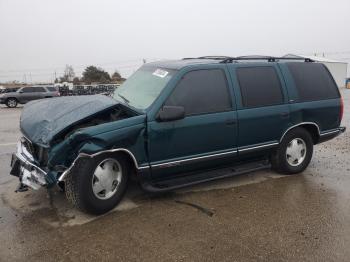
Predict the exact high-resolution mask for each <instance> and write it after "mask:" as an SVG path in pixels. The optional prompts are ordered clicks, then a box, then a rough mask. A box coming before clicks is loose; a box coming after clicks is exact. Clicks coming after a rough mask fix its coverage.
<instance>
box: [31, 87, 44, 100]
mask: <svg viewBox="0 0 350 262" xmlns="http://www.w3.org/2000/svg"><path fill="white" fill-rule="evenodd" d="M32 88H33V92H32V94H31V97H30V100H36V99H41V98H44V97H45V95H46V89H45V88H44V87H42V86H34V87H32Z"/></svg>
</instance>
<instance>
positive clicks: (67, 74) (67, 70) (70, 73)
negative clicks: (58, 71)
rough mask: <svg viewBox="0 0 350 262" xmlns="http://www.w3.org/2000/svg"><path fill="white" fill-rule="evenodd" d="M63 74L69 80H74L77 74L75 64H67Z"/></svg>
mask: <svg viewBox="0 0 350 262" xmlns="http://www.w3.org/2000/svg"><path fill="white" fill-rule="evenodd" d="M63 76H64V77H65V78H66V79H67V82H71V81H73V78H74V76H75V73H74V69H73V66H71V65H66V68H65V69H64V74H63Z"/></svg>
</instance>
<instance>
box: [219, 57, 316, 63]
mask: <svg viewBox="0 0 350 262" xmlns="http://www.w3.org/2000/svg"><path fill="white" fill-rule="evenodd" d="M242 60H243V61H249V60H250V61H251V60H267V62H276V61H279V60H301V61H304V62H315V61H314V60H312V59H310V58H303V57H300V58H299V57H275V56H238V57H228V58H226V59H224V60H222V61H221V62H220V63H232V62H235V61H242Z"/></svg>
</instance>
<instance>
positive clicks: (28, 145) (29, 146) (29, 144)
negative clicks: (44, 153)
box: [21, 137, 36, 158]
mask: <svg viewBox="0 0 350 262" xmlns="http://www.w3.org/2000/svg"><path fill="white" fill-rule="evenodd" d="M21 143H22V145H23V146H24V147H25V148H26V149H27V151H28V153H29V154H31V155H32V156H33V157H34V158H36V157H35V155H34V146H33V144H32V142H30V141H29V140H28V139H27V138H26V137H22V138H21Z"/></svg>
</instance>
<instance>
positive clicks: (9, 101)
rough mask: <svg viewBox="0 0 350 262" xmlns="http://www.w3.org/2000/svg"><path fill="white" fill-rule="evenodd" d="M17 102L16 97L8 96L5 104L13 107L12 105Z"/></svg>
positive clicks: (15, 104)
mask: <svg viewBox="0 0 350 262" xmlns="http://www.w3.org/2000/svg"><path fill="white" fill-rule="evenodd" d="M17 104H18V101H17V99H16V98H8V99H7V100H6V106H7V107H10V108H14V107H16V106H17Z"/></svg>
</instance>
